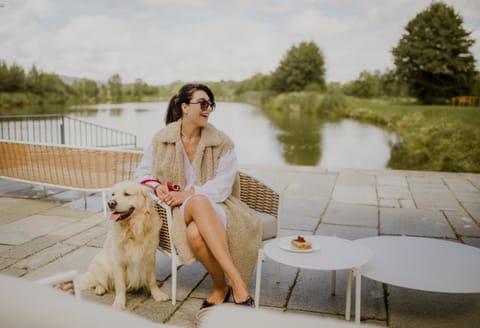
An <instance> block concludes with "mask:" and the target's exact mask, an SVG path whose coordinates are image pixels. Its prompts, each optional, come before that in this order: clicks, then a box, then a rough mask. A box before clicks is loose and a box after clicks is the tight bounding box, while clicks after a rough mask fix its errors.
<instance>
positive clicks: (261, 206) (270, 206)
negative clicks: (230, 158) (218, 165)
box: [156, 170, 282, 305]
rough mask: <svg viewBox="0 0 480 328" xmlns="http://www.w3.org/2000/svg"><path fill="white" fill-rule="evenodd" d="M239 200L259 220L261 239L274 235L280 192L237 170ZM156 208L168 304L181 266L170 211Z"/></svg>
mask: <svg viewBox="0 0 480 328" xmlns="http://www.w3.org/2000/svg"><path fill="white" fill-rule="evenodd" d="M239 176H240V199H241V200H242V201H243V202H244V203H245V204H247V205H248V207H250V208H251V209H253V210H254V211H255V212H256V214H258V216H259V217H260V218H261V219H262V222H263V237H262V239H263V240H268V239H271V238H275V237H276V236H278V233H279V230H280V219H281V209H282V206H281V204H282V194H281V192H278V191H275V190H274V189H273V187H272V186H271V185H270V184H268V183H267V182H264V181H262V180H261V179H259V178H258V177H254V176H253V175H252V174H251V173H248V172H247V171H244V170H240V171H239ZM156 208H157V211H158V213H159V215H160V218H161V220H162V221H163V225H162V229H161V230H160V245H159V250H160V251H162V252H163V253H165V254H166V255H168V256H169V257H170V258H171V260H172V264H171V268H172V304H173V305H175V303H176V301H177V269H178V267H179V266H181V265H182V263H181V261H180V258H179V257H178V255H177V251H176V249H175V245H174V244H173V241H172V235H171V233H170V232H171V227H172V211H171V208H170V207H169V206H168V205H165V204H164V203H162V204H157V206H156Z"/></svg>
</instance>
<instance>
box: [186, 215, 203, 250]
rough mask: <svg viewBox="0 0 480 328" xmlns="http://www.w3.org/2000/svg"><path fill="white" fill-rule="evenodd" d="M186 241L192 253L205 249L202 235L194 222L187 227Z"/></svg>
mask: <svg viewBox="0 0 480 328" xmlns="http://www.w3.org/2000/svg"><path fill="white" fill-rule="evenodd" d="M187 240H188V243H189V245H190V248H191V249H192V251H193V252H194V253H196V252H197V251H199V250H201V249H202V248H204V247H205V242H204V241H203V238H202V235H201V234H200V231H199V230H198V228H197V225H196V224H195V223H194V222H192V223H190V224H189V225H188V226H187Z"/></svg>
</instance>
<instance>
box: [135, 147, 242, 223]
mask: <svg viewBox="0 0 480 328" xmlns="http://www.w3.org/2000/svg"><path fill="white" fill-rule="evenodd" d="M154 161H155V158H154V155H153V147H152V145H151V144H150V145H148V146H147V147H146V148H145V151H144V153H143V158H142V160H141V161H140V164H139V166H138V167H137V169H136V170H135V177H134V179H135V181H136V182H141V181H142V180H146V179H155V177H154V176H153V168H154ZM183 165H184V172H185V190H187V189H189V188H193V189H194V192H195V194H196V195H204V196H206V197H207V198H208V199H209V200H210V202H211V203H212V206H213V207H214V209H215V211H216V212H217V214H218V215H219V216H220V218H221V220H222V222H223V224H224V226H225V227H226V215H225V212H224V211H223V209H222V208H221V207H220V206H218V205H217V204H216V203H221V202H223V201H224V200H225V199H227V197H228V196H230V194H231V193H232V186H233V182H234V181H235V177H236V174H237V166H238V164H237V155H236V153H235V151H234V150H233V149H231V150H228V151H226V152H225V153H223V154H222V156H220V158H219V161H218V167H217V171H216V173H215V176H214V177H213V179H211V180H209V181H207V182H206V183H205V184H203V185H202V186H200V185H196V184H195V182H196V180H197V179H196V176H195V172H196V170H195V162H193V163H190V161H189V159H188V156H187V154H186V153H185V150H184V151H183ZM162 183H165V181H162ZM187 201H188V199H186V200H185V202H183V204H182V205H181V207H180V210H181V212H182V215H183V209H184V207H185V204H186V203H187Z"/></svg>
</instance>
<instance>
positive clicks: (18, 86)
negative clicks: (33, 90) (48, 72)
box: [5, 63, 26, 92]
mask: <svg viewBox="0 0 480 328" xmlns="http://www.w3.org/2000/svg"><path fill="white" fill-rule="evenodd" d="M25 80H26V78H25V71H24V70H23V68H22V67H20V66H19V65H17V64H15V63H13V64H12V65H11V66H10V68H9V70H8V76H7V81H6V86H5V91H10V92H21V91H25V87H26V85H25V83H26V82H25Z"/></svg>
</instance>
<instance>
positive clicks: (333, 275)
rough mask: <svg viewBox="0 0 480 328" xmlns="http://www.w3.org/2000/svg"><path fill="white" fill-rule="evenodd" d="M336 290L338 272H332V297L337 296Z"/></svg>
mask: <svg viewBox="0 0 480 328" xmlns="http://www.w3.org/2000/svg"><path fill="white" fill-rule="evenodd" d="M336 288H337V271H336V270H332V283H331V285H330V293H331V294H332V296H335V293H336Z"/></svg>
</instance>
